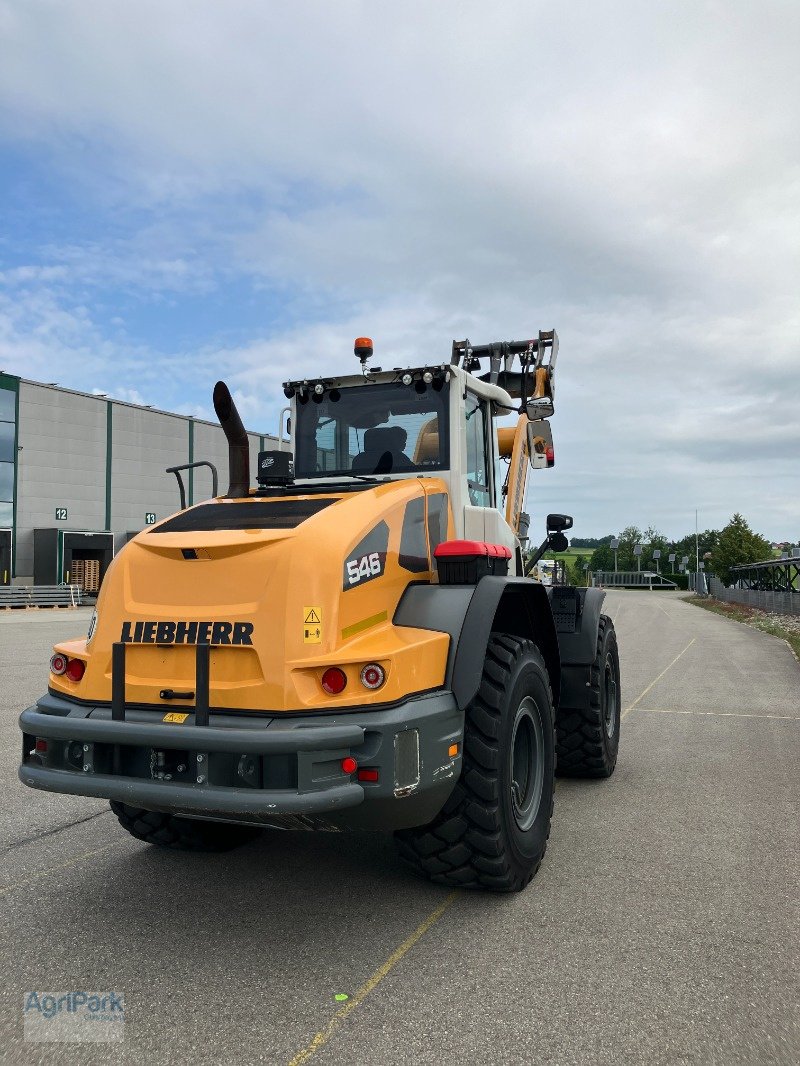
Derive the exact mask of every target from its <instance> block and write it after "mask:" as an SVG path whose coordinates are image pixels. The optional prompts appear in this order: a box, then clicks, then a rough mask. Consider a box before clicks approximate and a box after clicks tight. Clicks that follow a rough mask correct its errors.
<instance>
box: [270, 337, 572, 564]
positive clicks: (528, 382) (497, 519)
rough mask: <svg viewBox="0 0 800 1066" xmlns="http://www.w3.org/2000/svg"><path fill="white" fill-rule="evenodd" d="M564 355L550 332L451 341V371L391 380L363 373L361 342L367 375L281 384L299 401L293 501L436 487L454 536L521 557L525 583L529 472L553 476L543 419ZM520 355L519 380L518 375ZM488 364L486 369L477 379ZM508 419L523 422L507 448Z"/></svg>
mask: <svg viewBox="0 0 800 1066" xmlns="http://www.w3.org/2000/svg"><path fill="white" fill-rule="evenodd" d="M557 350H558V341H557V338H556V335H555V332H554V331H552V332H550V333H540V335H539V339H538V341H524V342H514V341H512V342H504V343H502V344H494V345H484V346H472V345H470V343H469V341H463V342H454V343H453V356H452V361H451V362H450V363H448V364H441V365H438V366H422V367H410V368H407V369H403V368H399V367H398V368H395V369H393V370H391V371H388V370H387V371H384V370H381V369H380V368H379V367H372V368H368V367H367V361H368V360H370V359H371V358H372V354H373V349H372V342H371V341H370V340H369V338H365V337H361V338H358V339H357V340H356V344H355V353H356V355H357V356H358V358H359V359H360V360H361V374H351V375H347V376H345V377H335V378H334V377H332V378H317V379H304V380H300V381H288V382H286V383H285V385H284V393H285V395H286V397H287V398H288V399H289V400H291V401H292V406H291V444H290V447H291V451H292V453H293V455H294V484H295V491H297V490H302V489H303V487H304V486H308V488H307V489H306V491H311V492H317V491H320V490H323V491H324V490H325V489H326V488H328V487H329V488H330V489H331V490H335V491H341V490H342V489H343V488H344V490H345V491H357V490H358V489H359V488H367V487H368V486H369V485H373V486H374V485H375V483H376V482H380V481H390V480H395V479H398V478H414V477H418V478H422V477H430V478H436V479H440V480H441V481H443V482H444V483H445V485H446V486H447V489H448V494H449V503H450V508H451V511H452V515H453V521H454V524H455V535H456V537H457V538H463V539H466V540H474V541H479V542H488V543H491V544H500V545H505V546H506V547H508V548H509V549H510V550H511V552H512V555H513V558H514V564H513V566H512V572H517V573H519V572H521V570H522V555H521V548H520V541H519V536H523V537H525V536H526V535H527V515H525V514H524V513H523V511H524V503H525V500H524V497H525V476H524V475H523V473H522V471H523V467H524V468H527V466H528V463H529V462H530V465H532V466H534V467H538V466H543V465H545V463H546V465H548V466H552V459H551V455H552V440H551V438H550V437H549V427H548V424H547V423H546V422H545V421H543V419H544V418H546V416H547V415H548V414H551V413H552V410H553V406H552V404H553V400H552V397H553V381H552V375H553V369H554V364H555V355H556V353H557ZM546 355H550V361H549V363H547V362H545V357H546ZM515 356H518V357H519V359H520V363H521V366H522V372H521V373H515V372H513V371H512V370H511V366H512V363H513V359H514V357H515ZM481 359H484V360H488V362H489V367H490V369H489V372H488V373H486V374H482V375H480V376H478V374H476V373H475V371H478V370H480V369H481ZM506 416H517V418H518V423H517V427H516V428H514V429H512V428H511V427H508V428H506V429H504V430H503V431H502V441H501V439H500V437H499V436H498V426H497V422H498V419H502V418H505V417H506ZM534 427H535V429H534ZM520 428H521V430H522V433H523V436H525V431H526V430H527V438H526V445H525V447H524V448H516V449H515V448H513V447H512V446H511V444H513V441H514V440H515V439H519V431H520ZM509 434H510V438H509ZM537 434H538V435H537ZM509 440H510V442H511V444H509ZM539 445H541V448H538V446H539ZM548 446H549V447H548ZM537 449H538V450H541V452H542V455H541V457H539V455H538V450H537ZM512 451H513V456H512ZM540 458H541V462H540V461H539V459H540ZM504 459H505V460H508V463H509V466H508V467H506V468H505V469H506V470H508V471H509V472H513V476H512V477H511V478H510V480H509V476H508V475H506V476H505V478H504V476H503V473H504V470H503V466H504V464H503V460H504ZM312 485H313V488H312ZM502 512H505V515H504V514H503V513H502ZM523 526H524V529H523Z"/></svg>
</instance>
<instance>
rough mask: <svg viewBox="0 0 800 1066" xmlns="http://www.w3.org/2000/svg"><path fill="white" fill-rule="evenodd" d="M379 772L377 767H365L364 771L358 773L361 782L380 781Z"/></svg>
mask: <svg viewBox="0 0 800 1066" xmlns="http://www.w3.org/2000/svg"><path fill="white" fill-rule="evenodd" d="M378 779H379V771H378V768H377V766H365V767H364V768H363V770H359V771H358V780H359V781H378Z"/></svg>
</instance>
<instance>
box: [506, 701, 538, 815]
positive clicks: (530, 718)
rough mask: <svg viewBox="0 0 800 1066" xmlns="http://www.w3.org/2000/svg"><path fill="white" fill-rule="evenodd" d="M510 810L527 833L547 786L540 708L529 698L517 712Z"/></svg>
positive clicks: (512, 748)
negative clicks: (545, 785)
mask: <svg viewBox="0 0 800 1066" xmlns="http://www.w3.org/2000/svg"><path fill="white" fill-rule="evenodd" d="M509 777H510V782H511V783H510V788H509V791H510V793H511V810H512V812H513V814H514V821H515V822H516V823H517V825H518V826H519V828H520V829H521V830H522V831H523V832H524V831H525V830H527V829H530V827H531V826H532V825H533V823H534V822H535V820H536V815H537V814H538V812H539V804H540V802H541V799H542V788H543V786H544V732H543V730H542V719H541V715H540V714H539V708H538V707H537V706H536V703H535V701H534V700H533V698H532V697H531V696H526V697H525V698H524V699H523V701H522V703H520V705H519V707H518V708H517V714H516V717H515V719H514V731H513V733H512V736H511V760H510V766H509Z"/></svg>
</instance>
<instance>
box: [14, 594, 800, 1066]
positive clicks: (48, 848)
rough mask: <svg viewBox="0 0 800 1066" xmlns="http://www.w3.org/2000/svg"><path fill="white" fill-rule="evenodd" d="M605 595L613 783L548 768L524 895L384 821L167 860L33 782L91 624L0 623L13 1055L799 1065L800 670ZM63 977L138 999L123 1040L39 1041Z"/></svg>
mask: <svg viewBox="0 0 800 1066" xmlns="http://www.w3.org/2000/svg"><path fill="white" fill-rule="evenodd" d="M607 607H608V610H609V613H610V614H611V615H612V616H613V617H614V618H615V621H616V623H617V628H618V633H619V640H620V648H621V659H622V671H623V707H624V708H626V714H625V717H624V721H623V732H622V746H621V752H620V759H619V763H618V767H617V772H616V774H615V775H614V777H613V778H611V779H610V780H609V781H604V782H560V783H559V785H558V789H557V795H556V809H555V815H554V822H553V832H552V836H551V839H550V846H549V848H548V852H547V857H546V859H545V862H544V865H543V866H542V869H541V870H540V872H539V874H538V876H537V877H536V878H535V880H534V881H533V883H532V884H531V885H530V887H529V888H528V889H527V890H526V891H525V892H523V893H521V894H519V895H514V896H510V897H509V896H503V897H498V896H491V895H483V894H473V893H468V892H462V893H456V894H450V893H448V892H447V890H443V889H441V888H439V887H436V886H433V885H429V884H427V883H425V882H421V881H419V880H417V879H416V878H415V877H414V876H413V875H412V874H411V873H409V872H408V871H407V870H406V869H405V867H404V866H403V865H402V864H401V863H400V862H399V860H398V859H397V858H396V857H395V855H394V851H393V847H392V843H391V840H389V839H385V838H383V837H381V836H375V835H367V834H363V835H361V834H359V835H352V836H338V835H326V834H319V835H312V834H294V833H277V832H271V833H265V834H264V836H263V837H262V838H261V839H259V840H258V841H257V842H255V843H253V844H250V845H248V846H247V847H245V848H242V849H241V850H239V851H235V852H232V853H229V854H227V855H223V856H202V855H190V854H179V853H172V852H169V851H161V850H159V849H158V848H153V847H148V846H146V845H143V844H140V843H139V842H137V841H136V840H134V839H133V838H131V837H129V836H128V835H127V834H126V833H125V832H124V831H123V830H122V829H121V828H120V827H119V826H118V824H117V822H116V819H115V818H114V817H113V815H112V814H111V813H110V812H109V811H108V809H107V807H106V806H105V805H104V803H103V802H101V801H97V800H89V799H81V798H70V797H66V796H50V795H47V794H44V793H36V792H33V791H32V790H29V789H26V788H24V787H23V786H22V785H21V784H19V782H18V780H17V775H16V771H17V762H18V755H19V734H18V729H17V725H16V718H17V713H18V711H19V709H20V708H22V707H24V706H26V705H27V704H29V703H30V702H32V701H33V700H34V699H35V697H36V696H37V695H38V694H40V691H41V689H42V684H43V680H44V677H45V670H46V663H47V659H48V657H49V654H50V646H51V644H52V642H53V641H54V640H56V639H58V638H63V637H67V636H72V635H75V633H76V632H80V631H82V630H83V629H84V627H85V624H86V621H87V619H86V617H84V616H83V612H79V616H78V617H76V614H75V613H74V612H70V613H67V612H63V613H59V614H53V613H50V612H38V613H33V612H32V613H29V614H25V615H20V614H13V615H7V614H3V613H2V612H0V670H1V671H2V674H1V676H2V679H3V684H2V686H1V687H0V708H1V709H0V731H1V738H2V739H1V743H0V754H1V755H2V774H3V778H2V780H3V782H4V788H3V798H4V803H3V807H2V812H0V816H1V821H2V829H3V835H4V838H5V839H4V842H3V843H4V848H5V850H4V862H3V871H2V876H3V881H4V883H5V890H4V895H3V902H4V903H5V906H6V920H5V922H4V928H5V934H6V945H5V947H4V950H3V954H2V967H3V970H4V972H3V1000H2V1008H3V1018H2V1021H3V1061H5V1062H9V1063H94V1062H97V1063H115V1062H126V1063H142V1062H148V1063H185V1062H192V1063H217V1062H224V1063H257V1062H267V1063H290V1062H292V1061H293V1060H294V1061H295V1062H296V1063H300V1062H308V1061H310V1062H313V1063H314V1064H319V1066H322V1064H324V1063H346V1062H347V1063H349V1062H353V1061H356V1060H358V1061H360V1062H365V1063H378V1062H381V1063H384V1062H385V1063H412V1062H413V1063H456V1062H463V1061H470V1062H471V1063H498V1062H503V1063H526V1062H531V1063H558V1064H571V1063H593V1064H594V1063H616V1064H620V1063H621V1064H627V1063H703V1064H707V1063H719V1064H729V1063H792V1064H795V1063H797V1062H799V1061H800V1016H799V1015H798V1000H799V999H800V996H799V995H798V991H799V989H798V971H799V970H800V966H799V965H798V963H799V960H798V954H799V952H798V939H797V936H798V928H799V927H800V923H798V918H800V914H799V913H798V910H799V908H798V865H797V856H798V854H799V853H800V847H799V845H800V841H799V840H798V837H799V836H800V834H798V763H799V762H800V698H799V694H800V666H798V664H797V662H796V661H795V659H794V657H793V655H792V653H791V651H790V650H789V648H788V647H787V645H785V644H784V643H782V642H781V641H778V640H776V639H775V638H772V637H769V636H767V635H765V634H762V633H760V632H757V631H756V630H753V629H751V628H749V627H746V626H741V625H739V624H737V623H735V622H732V621H729V620H727V619H723V618H720V617H718V616H716V615H713V614H711V613H709V612H706V611H700V610H697V609H696V608H694V607H692V606H690V605H688V604H686V603H684V602H682V601H681V600H680V599H678V598H675V597H674V596H673V595H672V594H669V593H667V594H664V593H645V592H642V593H639V592H629V593H621V592H614V593H610V594H609V596H608V599H607ZM74 988H87V989H92V990H105V991H116V992H119V993H121V994H122V995H124V998H125V1012H126V1024H125V1033H124V1041H123V1043H121V1044H88V1043H83V1044H73V1045H69V1044H64V1043H32V1042H25V1041H23V1038H22V1034H23V1026H22V1005H23V999H24V996H25V994H26V993H27V992H29V991H31V990H39V991H66V990H68V989H74ZM337 994H339V995H346V996H348V997H349V998H348V999H347V1000H342V1001H336V1000H335V998H334V997H335V996H336V995H337Z"/></svg>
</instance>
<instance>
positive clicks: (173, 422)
mask: <svg viewBox="0 0 800 1066" xmlns="http://www.w3.org/2000/svg"><path fill="white" fill-rule="evenodd" d="M188 461H189V423H188V421H187V420H186V419H185V418H179V417H177V416H171V415H165V414H162V413H161V412H159V411H148V410H146V409H143V408H141V407H130V406H128V405H127V404H120V403H114V404H112V405H111V528H112V529H113V530H114V532H115V533H116V534H117V535H118V536H121V537H122V542H123V543H124V534H125V533H127V532H128V531H129V530H139V529H143V528H144V526H145V524H146V522H145V515H146V514H147V513H148V512H149V513H151V514H155V516H156V521H160V520H161V519H162V518H166V517H167V516H168V515H170V514H172V512H173V511H177V510H178V507H179V499H178V489H177V484H176V481H175V476H174V475H173V474H167V473H165V468H166V467H168V466H177V465H178V464H179V463H187V462H188ZM116 540H117V538H115V541H116ZM115 546H116V547H117V548H119V547H120V546H121V545H120V543H116V544H115Z"/></svg>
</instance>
